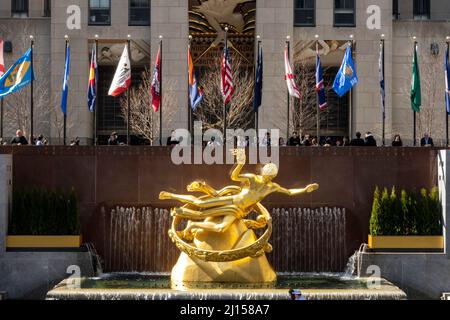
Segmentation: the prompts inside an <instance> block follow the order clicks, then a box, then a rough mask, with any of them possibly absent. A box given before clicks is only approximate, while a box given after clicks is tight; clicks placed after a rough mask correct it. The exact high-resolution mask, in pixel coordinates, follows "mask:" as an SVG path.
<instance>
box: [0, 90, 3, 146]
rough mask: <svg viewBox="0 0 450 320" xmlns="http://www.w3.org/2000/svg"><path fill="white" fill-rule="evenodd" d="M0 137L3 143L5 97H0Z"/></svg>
mask: <svg viewBox="0 0 450 320" xmlns="http://www.w3.org/2000/svg"><path fill="white" fill-rule="evenodd" d="M0 139H1V140H2V143H3V98H0Z"/></svg>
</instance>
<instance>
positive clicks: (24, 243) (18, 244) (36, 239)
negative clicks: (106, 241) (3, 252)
mask: <svg viewBox="0 0 450 320" xmlns="http://www.w3.org/2000/svg"><path fill="white" fill-rule="evenodd" d="M80 246H81V236H7V237H6V247H7V248H10V249H14V248H79V247H80Z"/></svg>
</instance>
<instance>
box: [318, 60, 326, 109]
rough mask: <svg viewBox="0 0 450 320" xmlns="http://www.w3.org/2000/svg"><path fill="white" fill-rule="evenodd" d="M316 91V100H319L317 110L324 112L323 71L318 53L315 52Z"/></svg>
mask: <svg viewBox="0 0 450 320" xmlns="http://www.w3.org/2000/svg"><path fill="white" fill-rule="evenodd" d="M316 91H317V98H318V99H319V109H320V110H325V109H326V108H327V106H328V104H327V96H326V93H325V84H324V81H323V69H322V63H321V62H320V55H319V52H317V57H316Z"/></svg>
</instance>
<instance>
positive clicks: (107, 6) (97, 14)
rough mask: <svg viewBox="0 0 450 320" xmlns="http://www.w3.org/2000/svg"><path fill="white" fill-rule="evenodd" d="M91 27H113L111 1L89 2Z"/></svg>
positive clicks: (91, 0)
mask: <svg viewBox="0 0 450 320" xmlns="http://www.w3.org/2000/svg"><path fill="white" fill-rule="evenodd" d="M89 25H91V26H92V25H93V26H109V25H111V0H89Z"/></svg>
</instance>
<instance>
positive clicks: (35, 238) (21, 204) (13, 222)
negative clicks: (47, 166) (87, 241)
mask: <svg viewBox="0 0 450 320" xmlns="http://www.w3.org/2000/svg"><path fill="white" fill-rule="evenodd" d="M80 245H81V235H80V216H79V209H78V199H77V195H76V193H75V191H74V190H73V189H72V190H70V191H69V192H63V191H61V190H56V191H51V190H46V189H44V188H32V189H17V190H15V191H14V193H13V204H12V212H11V215H10V219H9V228H8V236H7V239H6V247H7V248H78V247H80Z"/></svg>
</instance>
